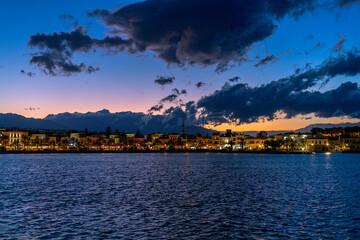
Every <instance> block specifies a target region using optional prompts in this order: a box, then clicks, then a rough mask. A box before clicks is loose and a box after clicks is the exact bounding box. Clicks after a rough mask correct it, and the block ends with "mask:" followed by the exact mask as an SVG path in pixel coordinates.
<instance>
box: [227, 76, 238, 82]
mask: <svg viewBox="0 0 360 240" xmlns="http://www.w3.org/2000/svg"><path fill="white" fill-rule="evenodd" d="M239 80H240V77H238V76H236V77H233V78H230V79H229V82H238V81H239Z"/></svg>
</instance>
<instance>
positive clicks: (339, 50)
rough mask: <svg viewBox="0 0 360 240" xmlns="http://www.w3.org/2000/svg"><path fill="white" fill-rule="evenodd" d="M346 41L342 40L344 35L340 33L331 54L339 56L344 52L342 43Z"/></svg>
mask: <svg viewBox="0 0 360 240" xmlns="http://www.w3.org/2000/svg"><path fill="white" fill-rule="evenodd" d="M345 42H346V39H344V34H342V33H340V34H339V37H338V41H337V42H336V44H335V46H334V47H333V48H332V49H331V52H333V53H337V54H340V53H342V52H343V50H344V43H345Z"/></svg>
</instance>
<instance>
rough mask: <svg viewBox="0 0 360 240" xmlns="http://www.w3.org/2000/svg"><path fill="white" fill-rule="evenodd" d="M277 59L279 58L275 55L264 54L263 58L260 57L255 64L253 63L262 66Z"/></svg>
mask: <svg viewBox="0 0 360 240" xmlns="http://www.w3.org/2000/svg"><path fill="white" fill-rule="evenodd" d="M277 61H279V58H277V57H276V56H275V55H269V56H266V57H265V58H263V59H261V60H260V61H259V62H258V63H257V64H255V65H254V66H255V67H259V66H264V65H266V64H268V63H274V62H277Z"/></svg>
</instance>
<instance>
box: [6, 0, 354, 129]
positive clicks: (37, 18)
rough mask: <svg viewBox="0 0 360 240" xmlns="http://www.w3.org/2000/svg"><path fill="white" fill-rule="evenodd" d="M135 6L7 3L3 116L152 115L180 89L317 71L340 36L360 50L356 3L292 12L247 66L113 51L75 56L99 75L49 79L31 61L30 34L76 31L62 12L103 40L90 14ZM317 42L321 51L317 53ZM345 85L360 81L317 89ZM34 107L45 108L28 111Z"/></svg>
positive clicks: (200, 92) (257, 46) (258, 45)
mask: <svg viewBox="0 0 360 240" xmlns="http://www.w3.org/2000/svg"><path fill="white" fill-rule="evenodd" d="M135 2H138V1H126V0H121V1H85V0H84V1H45V0H34V1H10V0H8V1H6V0H5V1H2V2H1V5H2V6H1V8H0V31H1V32H2V38H0V46H1V48H0V55H1V56H2V57H1V59H0V65H1V66H2V67H1V68H0V84H1V85H2V86H3V87H2V89H3V91H2V94H1V95H0V102H2V103H3V104H1V106H0V112H2V113H10V112H11V113H17V114H21V115H24V116H27V117H36V118H39V117H44V116H46V115H47V114H55V113H60V112H65V111H68V112H75V111H78V112H87V111H97V110H101V109H103V108H106V109H109V110H110V111H111V112H119V111H134V112H139V111H141V112H146V111H147V110H148V109H149V108H150V107H151V106H153V105H155V104H157V103H158V101H159V100H160V99H162V98H163V97H165V96H167V95H169V94H170V93H171V89H173V88H175V87H176V88H178V89H186V90H187V92H188V94H187V95H186V96H182V100H183V101H184V102H187V101H190V100H195V101H197V100H198V99H200V98H201V97H203V96H207V95H210V94H212V93H213V92H214V91H216V90H219V89H221V87H222V86H223V85H224V84H225V82H227V80H228V79H230V78H232V77H235V76H239V77H240V80H239V83H247V84H248V85H249V86H251V87H255V86H261V85H262V84H267V83H269V82H271V81H272V80H278V79H280V78H284V77H287V76H289V75H291V74H294V72H295V70H296V68H298V67H304V66H305V65H306V64H307V63H310V66H313V67H316V66H317V65H319V64H321V63H322V62H323V61H325V60H326V59H328V58H329V57H330V56H332V55H333V53H331V49H332V48H333V47H334V45H335V44H336V43H337V42H338V38H339V35H340V34H342V35H343V39H345V40H346V41H345V43H344V50H343V51H346V50H350V49H353V48H354V47H358V46H360V31H359V30H358V24H357V23H358V22H360V15H359V10H360V4H356V3H355V4H352V5H349V6H346V7H343V8H339V7H331V6H322V7H318V8H316V9H315V10H313V11H307V12H305V13H304V14H302V15H300V16H298V17H293V16H289V15H286V16H285V17H284V18H280V19H278V20H275V23H276V25H277V29H276V31H275V32H274V33H273V34H272V35H270V36H269V37H267V38H266V39H265V40H263V41H259V42H255V43H254V44H253V45H252V46H251V47H250V49H249V50H248V51H247V53H246V54H247V56H248V58H247V60H246V61H245V62H242V63H240V64H235V66H234V67H232V68H231V69H230V70H228V71H225V72H222V73H216V72H215V66H214V65H210V66H206V67H203V66H198V65H195V66H185V67H184V68H182V67H178V66H168V64H167V63H166V62H165V61H163V60H161V59H159V58H156V57H155V53H154V52H152V51H146V52H145V53H140V54H136V55H131V54H125V53H118V54H114V53H112V54H107V53H106V52H104V51H102V50H97V51H96V52H95V53H93V52H90V53H75V54H74V55H73V61H74V62H76V61H77V62H84V63H87V64H93V65H95V66H98V67H100V70H99V71H97V72H95V73H92V74H85V73H82V72H80V73H76V74H73V75H72V76H67V77H65V76H51V75H47V74H45V73H43V72H42V71H41V70H40V69H39V68H38V67H37V66H35V65H31V64H30V59H31V56H30V54H32V53H34V52H37V51H39V50H38V49H36V48H33V49H31V48H29V47H28V46H27V43H28V41H29V37H30V36H31V35H34V34H36V33H37V32H39V33H45V34H50V33H52V32H60V31H64V32H68V31H71V30H72V25H71V22H70V21H68V20H67V21H65V22H64V20H63V19H60V18H59V17H60V15H62V14H69V15H71V16H73V17H74V18H75V19H76V20H77V21H78V23H79V24H81V25H84V26H88V24H89V23H90V26H89V30H88V35H89V36H91V37H95V38H98V39H101V38H104V37H105V36H106V35H108V34H106V31H108V30H109V29H110V28H108V27H106V26H105V25H104V23H103V22H102V21H99V19H96V18H91V17H88V16H87V14H86V13H87V11H88V10H95V9H98V8H100V9H108V10H110V11H114V10H116V9H119V8H121V7H122V6H125V5H128V4H132V3H135ZM318 43H321V46H322V47H320V48H315V45H316V44H318ZM305 52H308V54H305ZM267 55H274V56H276V57H277V58H278V59H279V60H278V61H276V62H273V63H268V64H266V65H264V66H260V67H255V66H254V65H255V64H256V63H257V62H258V61H259V60H260V59H262V58H264V57H266V56H267ZM21 70H24V71H25V72H32V73H35V76H33V77H28V76H27V75H24V74H21V72H20V71H21ZM157 76H175V78H176V80H175V82H174V83H173V84H172V85H171V86H159V85H156V84H154V80H155V79H156V77H157ZM199 81H201V82H204V83H205V85H204V86H203V87H201V88H197V87H196V86H195V84H196V83H197V82H199ZM346 81H351V82H358V76H354V77H344V76H337V77H334V78H332V79H331V80H330V81H329V82H328V83H327V84H326V85H325V86H323V87H322V88H319V86H315V87H314V88H313V89H314V90H320V91H322V92H324V91H328V90H331V89H334V88H337V87H339V86H340V84H341V83H343V82H346ZM30 107H33V108H36V109H38V108H39V109H38V110H36V111H29V110H25V109H26V108H27V109H28V108H30ZM347 120H348V119H347V117H346V116H345V120H344V117H343V118H342V119H339V118H333V119H330V118H329V119H323V118H320V119H319V118H313V120H311V121H325V122H338V121H347ZM293 121H294V120H293ZM311 121H308V122H311ZM244 126H245V125H244ZM274 126H275V125H274ZM270 127H271V126H270ZM275 128H276V127H275Z"/></svg>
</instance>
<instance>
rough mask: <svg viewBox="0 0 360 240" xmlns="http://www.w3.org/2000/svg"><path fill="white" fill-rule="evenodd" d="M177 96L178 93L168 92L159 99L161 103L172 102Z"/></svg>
mask: <svg viewBox="0 0 360 240" xmlns="http://www.w3.org/2000/svg"><path fill="white" fill-rule="evenodd" d="M178 97H179V95H178V94H174V93H173V94H170V95H168V96H166V97H164V98H163V99H161V100H160V102H161V103H165V102H174V101H175V100H176V99H177V98H178Z"/></svg>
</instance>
